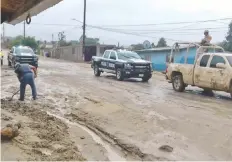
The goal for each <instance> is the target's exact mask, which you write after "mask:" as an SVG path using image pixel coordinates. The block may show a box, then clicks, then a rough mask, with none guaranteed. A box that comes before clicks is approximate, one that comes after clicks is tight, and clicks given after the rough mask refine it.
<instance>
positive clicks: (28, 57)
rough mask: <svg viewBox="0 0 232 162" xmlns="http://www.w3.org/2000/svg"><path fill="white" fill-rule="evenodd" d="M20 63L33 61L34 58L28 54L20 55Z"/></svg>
mask: <svg viewBox="0 0 232 162" xmlns="http://www.w3.org/2000/svg"><path fill="white" fill-rule="evenodd" d="M19 61H20V63H21V64H22V63H31V62H34V58H33V57H30V56H23V57H22V56H21V57H20V59H19Z"/></svg>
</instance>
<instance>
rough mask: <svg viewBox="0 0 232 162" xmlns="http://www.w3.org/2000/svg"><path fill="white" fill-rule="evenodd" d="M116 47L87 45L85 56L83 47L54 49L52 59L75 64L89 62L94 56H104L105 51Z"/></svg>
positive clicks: (74, 46)
mask: <svg viewBox="0 0 232 162" xmlns="http://www.w3.org/2000/svg"><path fill="white" fill-rule="evenodd" d="M114 47H115V45H100V44H97V45H94V46H88V45H87V46H86V47H85V48H86V51H85V56H83V52H82V45H73V46H64V47H57V48H53V49H52V52H51V57H52V58H56V59H62V60H68V61H74V62H83V61H86V62H88V61H91V59H92V57H93V56H102V55H103V53H104V52H105V50H107V49H112V48H114Z"/></svg>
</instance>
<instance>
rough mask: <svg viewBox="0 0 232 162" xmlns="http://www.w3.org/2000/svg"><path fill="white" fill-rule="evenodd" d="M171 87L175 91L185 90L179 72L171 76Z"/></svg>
mask: <svg viewBox="0 0 232 162" xmlns="http://www.w3.org/2000/svg"><path fill="white" fill-rule="evenodd" d="M172 87H173V89H174V90H175V91H177V92H183V91H184V90H185V84H184V81H183V76H182V75H181V74H177V75H175V76H173V77H172Z"/></svg>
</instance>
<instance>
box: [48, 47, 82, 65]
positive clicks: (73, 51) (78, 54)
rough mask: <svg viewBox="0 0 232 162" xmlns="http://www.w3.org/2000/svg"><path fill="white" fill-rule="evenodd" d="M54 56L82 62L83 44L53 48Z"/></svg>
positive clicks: (52, 55)
mask: <svg viewBox="0 0 232 162" xmlns="http://www.w3.org/2000/svg"><path fill="white" fill-rule="evenodd" d="M51 57H52V58H56V59H62V60H68V61H74V62H81V61H83V57H82V46H80V45H76V46H67V47H58V48H56V49H53V50H52V54H51Z"/></svg>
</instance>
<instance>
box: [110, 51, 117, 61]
mask: <svg viewBox="0 0 232 162" xmlns="http://www.w3.org/2000/svg"><path fill="white" fill-rule="evenodd" d="M110 59H112V60H116V53H115V52H111V54H110Z"/></svg>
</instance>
